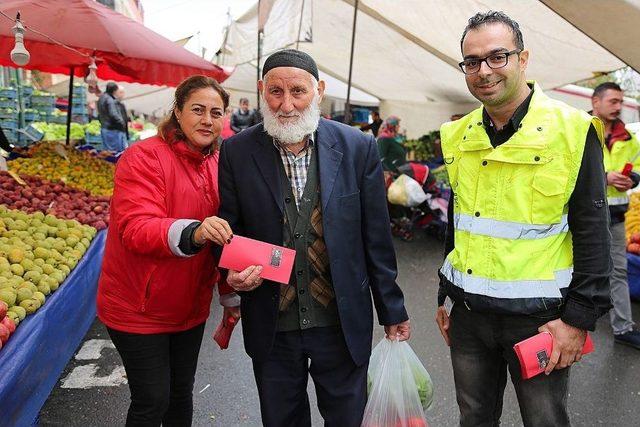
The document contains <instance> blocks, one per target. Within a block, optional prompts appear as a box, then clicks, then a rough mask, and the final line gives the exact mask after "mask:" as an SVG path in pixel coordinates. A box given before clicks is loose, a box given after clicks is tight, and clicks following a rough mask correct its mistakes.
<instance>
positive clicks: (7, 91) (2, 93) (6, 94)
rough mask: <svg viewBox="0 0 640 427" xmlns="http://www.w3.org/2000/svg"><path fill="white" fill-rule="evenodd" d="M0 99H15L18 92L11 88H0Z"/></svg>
mask: <svg viewBox="0 0 640 427" xmlns="http://www.w3.org/2000/svg"><path fill="white" fill-rule="evenodd" d="M0 98H8V99H16V98H18V91H17V90H16V89H14V88H12V87H0Z"/></svg>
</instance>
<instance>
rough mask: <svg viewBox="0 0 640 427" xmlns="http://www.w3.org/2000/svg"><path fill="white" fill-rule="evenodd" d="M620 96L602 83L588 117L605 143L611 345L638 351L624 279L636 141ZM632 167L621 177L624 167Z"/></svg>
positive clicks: (638, 152) (637, 162) (638, 163)
mask: <svg viewBox="0 0 640 427" xmlns="http://www.w3.org/2000/svg"><path fill="white" fill-rule="evenodd" d="M623 102H624V93H623V92H622V89H620V86H618V85H617V84H616V83H613V82H606V83H602V84H601V85H599V86H598V87H596V88H595V89H594V91H593V96H592V98H591V105H592V106H593V111H592V114H593V115H594V116H596V117H598V118H600V120H602V122H603V123H604V126H605V144H604V146H603V147H602V150H603V153H604V168H605V171H606V173H607V201H608V202H609V214H610V217H611V222H610V225H609V230H610V231H611V260H612V262H613V272H612V273H611V279H610V281H611V303H612V304H613V308H612V309H611V310H610V311H609V316H610V318H611V328H612V329H613V335H614V337H615V342H617V343H620V344H627V345H629V346H631V347H634V348H636V349H639V350H640V332H638V331H635V330H634V329H633V325H634V323H633V316H632V313H631V300H630V296H629V282H628V280H627V239H626V236H625V227H624V215H625V213H626V212H627V209H629V196H627V190H630V189H631V188H634V187H637V186H638V183H639V182H640V175H638V173H637V172H639V171H640V159H639V158H638V157H640V142H638V140H637V139H636V137H635V136H634V135H633V134H631V133H630V132H629V131H627V129H626V128H625V125H624V122H623V121H622V120H620V112H621V111H622V103H623ZM627 163H631V164H632V165H633V168H632V170H631V171H628V173H626V174H623V170H624V169H625V165H626V164H627Z"/></svg>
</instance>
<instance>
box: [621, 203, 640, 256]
mask: <svg viewBox="0 0 640 427" xmlns="http://www.w3.org/2000/svg"><path fill="white" fill-rule="evenodd" d="M624 228H625V234H626V237H627V252H632V253H635V254H640V192H636V193H632V194H631V200H630V201H629V210H628V211H627V213H626V214H625V216H624Z"/></svg>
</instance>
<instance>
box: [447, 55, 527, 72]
mask: <svg viewBox="0 0 640 427" xmlns="http://www.w3.org/2000/svg"><path fill="white" fill-rule="evenodd" d="M520 52H522V49H515V50H512V51H510V52H498V53H493V54H491V55H489V56H485V57H484V58H469V59H465V60H464V61H462V62H461V63H459V64H458V66H459V67H460V69H461V70H462V72H463V73H465V74H475V73H477V72H478V71H480V67H481V66H482V63H483V62H486V63H487V66H488V67H489V68H491V69H492V70H495V69H496V68H502V67H506V66H507V64H508V63H509V56H511V55H513V54H514V53H515V54H519V53H520Z"/></svg>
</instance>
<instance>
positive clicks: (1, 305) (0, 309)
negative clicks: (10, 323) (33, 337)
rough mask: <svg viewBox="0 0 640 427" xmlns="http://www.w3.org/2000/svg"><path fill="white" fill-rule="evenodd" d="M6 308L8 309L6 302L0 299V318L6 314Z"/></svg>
mask: <svg viewBox="0 0 640 427" xmlns="http://www.w3.org/2000/svg"><path fill="white" fill-rule="evenodd" d="M7 310H9V306H8V305H7V303H6V302H4V301H0V320H2V319H4V316H6V315H7Z"/></svg>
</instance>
